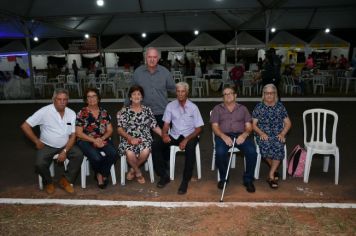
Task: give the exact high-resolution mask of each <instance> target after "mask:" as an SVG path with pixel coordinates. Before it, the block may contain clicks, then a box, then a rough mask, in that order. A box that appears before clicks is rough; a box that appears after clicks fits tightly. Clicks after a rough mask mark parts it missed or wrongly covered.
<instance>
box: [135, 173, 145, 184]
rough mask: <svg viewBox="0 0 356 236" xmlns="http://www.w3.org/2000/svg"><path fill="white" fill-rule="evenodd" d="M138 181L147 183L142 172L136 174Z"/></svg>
mask: <svg viewBox="0 0 356 236" xmlns="http://www.w3.org/2000/svg"><path fill="white" fill-rule="evenodd" d="M136 179H137V182H138V183H140V184H144V183H146V181H145V177H143V175H142V173H139V174H137V175H136Z"/></svg>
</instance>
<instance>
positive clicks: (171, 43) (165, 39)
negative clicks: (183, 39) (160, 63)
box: [145, 34, 184, 51]
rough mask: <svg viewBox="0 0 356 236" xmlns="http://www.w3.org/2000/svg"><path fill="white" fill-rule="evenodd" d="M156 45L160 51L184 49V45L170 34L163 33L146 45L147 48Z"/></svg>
mask: <svg viewBox="0 0 356 236" xmlns="http://www.w3.org/2000/svg"><path fill="white" fill-rule="evenodd" d="M149 47H155V48H157V49H158V50H160V51H183V49H184V46H183V45H182V44H180V43H178V42H177V41H176V40H175V39H174V38H172V37H171V36H169V35H168V34H162V35H161V36H159V37H158V38H156V39H155V40H153V41H152V42H151V43H149V44H148V45H146V47H145V48H149Z"/></svg>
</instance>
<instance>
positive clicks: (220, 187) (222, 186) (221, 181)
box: [218, 180, 225, 189]
mask: <svg viewBox="0 0 356 236" xmlns="http://www.w3.org/2000/svg"><path fill="white" fill-rule="evenodd" d="M224 183H225V181H224V180H220V181H219V182H218V189H223V188H224Z"/></svg>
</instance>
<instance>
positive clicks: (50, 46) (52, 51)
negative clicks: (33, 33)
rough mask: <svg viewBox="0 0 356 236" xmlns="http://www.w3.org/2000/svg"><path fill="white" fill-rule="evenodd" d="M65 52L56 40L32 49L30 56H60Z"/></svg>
mask: <svg viewBox="0 0 356 236" xmlns="http://www.w3.org/2000/svg"><path fill="white" fill-rule="evenodd" d="M65 52H66V51H65V50H64V48H63V47H62V45H61V44H60V43H59V42H58V40H56V39H49V40H47V41H46V42H44V43H42V44H40V45H38V46H37V47H35V48H34V49H32V54H37V55H60V54H65Z"/></svg>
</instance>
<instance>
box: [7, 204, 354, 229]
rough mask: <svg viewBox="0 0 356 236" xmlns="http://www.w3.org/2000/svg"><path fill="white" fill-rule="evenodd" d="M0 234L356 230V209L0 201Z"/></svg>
mask: <svg viewBox="0 0 356 236" xmlns="http://www.w3.org/2000/svg"><path fill="white" fill-rule="evenodd" d="M0 212H1V213H0V230H1V235H48V234H51V235H355V232H356V211H355V209H347V210H346V209H298V208H277V207H276V208H263V207H258V208H248V207H234V208H219V207H209V208H179V209H162V208H150V207H135V208H127V207H92V206H90V207H89V206H85V207H70V206H58V205H52V206H51V205H50V206H19V205H7V206H4V205H3V206H1V205H0Z"/></svg>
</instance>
